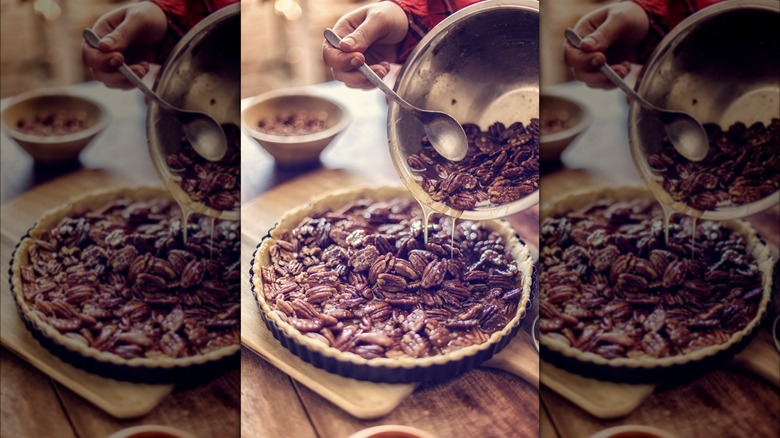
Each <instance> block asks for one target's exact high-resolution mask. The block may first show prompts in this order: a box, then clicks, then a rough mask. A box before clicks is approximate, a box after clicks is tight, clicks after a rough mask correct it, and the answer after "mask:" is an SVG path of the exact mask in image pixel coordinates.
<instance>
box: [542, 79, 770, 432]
mask: <svg viewBox="0 0 780 438" xmlns="http://www.w3.org/2000/svg"><path fill="white" fill-rule="evenodd" d="M555 91H556V92H562V93H565V94H567V95H570V96H571V97H574V98H576V99H578V100H580V101H581V102H583V103H584V104H585V105H586V106H587V107H588V108H589V109H590V111H591V113H592V115H593V119H594V120H593V125H592V126H591V127H590V129H589V130H588V131H586V132H585V133H583V134H582V135H581V136H580V137H579V138H578V139H577V140H576V141H575V143H573V144H572V145H571V146H570V147H569V148H568V149H567V150H566V151H565V152H564V155H563V157H562V165H559V166H556V165H542V180H541V198H542V203H544V202H545V200H550V199H553V198H554V197H557V196H559V195H561V194H564V193H567V192H569V191H572V190H579V189H586V188H588V187H593V186H602V187H603V186H618V185H624V184H634V185H636V184H641V180H640V178H639V176H638V174H637V173H636V171H635V169H634V166H633V163H632V161H631V154H630V151H629V147H628V146H629V143H628V132H627V118H628V107H627V104H626V101H625V98H624V97H623V95H622V94H620V93H619V92H617V91H611V92H604V91H600V90H591V89H588V88H586V87H585V86H583V85H581V84H565V85H563V86H558V87H556V89H555ZM748 220H749V221H750V222H751V223H752V224H753V225H754V227H755V228H756V229H757V230H758V232H759V233H760V234H761V235H762V236H763V237H764V238H765V240H767V242H769V244H770V245H771V246H773V247H774V248H775V249H776V248H777V247H778V245H779V244H780V236H779V235H778V234H779V232H778V231H779V230H778V228H780V226H779V225H778V224H780V209H778V208H777V207H775V208H772V209H770V210H768V211H765V212H763V213H761V214H757V215H754V216H752V217H750V218H748ZM774 256H775V257H777V253H776V252H775V254H774ZM541 373H542V375H544V362H543V363H542V368H541ZM541 402H542V413H541V419H540V423H541V426H540V432H541V436H542V437H558V436H560V437H566V438H568V437H588V436H590V435H592V434H593V433H595V432H597V431H599V430H601V429H605V428H607V427H612V426H617V425H623V424H645V425H652V426H655V427H658V428H660V429H664V430H667V431H669V432H672V433H675V434H676V435H678V436H680V437H687V436H702V437H748V436H750V437H772V436H775V437H776V436H780V435H779V434H778V431H780V396H779V393H778V388H777V387H775V386H773V385H772V384H770V383H769V382H767V381H765V380H762V379H761V378H760V377H757V376H755V375H752V374H750V373H748V372H746V371H741V370H732V369H717V370H713V371H711V372H709V373H706V374H705V375H703V376H702V377H701V378H699V379H697V380H695V381H693V382H689V383H687V384H678V385H674V386H661V387H659V388H658V389H657V390H656V391H655V393H654V394H653V395H651V396H650V397H649V398H648V399H647V400H646V401H645V402H644V403H643V404H642V405H640V406H639V408H638V409H637V410H635V411H634V412H633V413H632V414H630V415H629V416H628V417H625V418H622V419H619V420H612V421H604V420H599V419H597V418H594V417H592V416H590V415H589V414H588V413H586V412H585V411H583V410H581V409H579V408H578V407H577V406H575V405H574V404H572V403H570V402H569V401H567V400H566V399H564V398H562V397H561V396H560V395H558V394H556V393H555V392H553V391H551V390H550V389H549V388H546V387H544V386H542V389H541Z"/></svg>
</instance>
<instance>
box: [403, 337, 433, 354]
mask: <svg viewBox="0 0 780 438" xmlns="http://www.w3.org/2000/svg"><path fill="white" fill-rule="evenodd" d="M430 348H431V343H430V342H429V341H428V340H427V339H426V338H424V337H423V336H421V335H420V334H419V333H415V332H411V331H410V332H406V333H404V336H403V338H402V339H401V349H402V350H403V352H404V353H406V354H407V355H409V356H412V357H422V356H425V355H427V354H428V351H429V350H430Z"/></svg>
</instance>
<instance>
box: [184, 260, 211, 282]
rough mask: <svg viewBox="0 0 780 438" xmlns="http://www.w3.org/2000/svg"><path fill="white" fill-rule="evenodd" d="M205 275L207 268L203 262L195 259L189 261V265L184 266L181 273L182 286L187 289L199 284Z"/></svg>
mask: <svg viewBox="0 0 780 438" xmlns="http://www.w3.org/2000/svg"><path fill="white" fill-rule="evenodd" d="M205 275H206V269H205V266H204V265H203V262H201V261H199V260H193V261H191V262H189V263H187V266H185V267H184V270H183V271H182V273H181V286H182V287H183V288H186V289H189V288H191V287H194V286H198V285H200V283H201V282H202V281H203V278H204V277H205Z"/></svg>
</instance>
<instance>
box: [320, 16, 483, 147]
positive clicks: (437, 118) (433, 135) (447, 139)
mask: <svg viewBox="0 0 780 438" xmlns="http://www.w3.org/2000/svg"><path fill="white" fill-rule="evenodd" d="M325 40H326V41H328V43H330V45H331V46H333V47H334V48H336V49H338V50H341V48H340V47H339V45H340V44H341V38H339V36H338V35H336V33H335V32H333V31H332V30H331V29H325ZM358 71H359V72H360V73H363V76H365V77H366V79H368V80H369V81H371V83H372V84H374V85H376V86H377V88H379V89H380V90H382V91H383V92H384V93H385V94H386V95H387V96H388V97H391V98H392V99H393V100H395V101H396V102H398V104H399V105H401V108H403V109H405V110H406V111H409V112H410V113H412V115H414V116H415V117H417V118H418V119H419V120H420V122H421V123H422V124H423V129H425V134H427V135H428V140H430V142H431V144H432V145H433V148H434V149H436V152H438V153H439V154H441V156H442V157H444V158H446V159H448V160H450V161H460V160H462V159H463V158H464V157H465V156H466V153H467V152H468V148H469V142H468V140H467V139H466V133H465V132H463V127H462V126H460V123H458V121H457V120H455V119H454V118H453V117H452V116H451V115H449V114H447V113H443V112H440V111H428V110H423V109H420V108H417V107H416V106H414V105H412V104H410V103H409V102H407V101H406V100H404V99H403V98H401V96H399V95H398V94H396V92H395V91H393V89H392V88H390V87H389V86H388V85H387V84H386V83H385V82H384V81H382V79H381V78H380V77H379V76H377V74H376V73H374V71H373V70H371V68H370V67H369V66H368V65H366V63H363V65H361V66H360V67H358Z"/></svg>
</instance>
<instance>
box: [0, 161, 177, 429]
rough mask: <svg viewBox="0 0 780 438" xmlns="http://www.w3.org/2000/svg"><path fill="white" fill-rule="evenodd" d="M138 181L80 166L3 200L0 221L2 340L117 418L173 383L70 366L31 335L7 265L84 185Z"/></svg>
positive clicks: (147, 404)
mask: <svg viewBox="0 0 780 438" xmlns="http://www.w3.org/2000/svg"><path fill="white" fill-rule="evenodd" d="M138 184H139V182H138V181H137V180H135V179H133V178H127V177H126V176H122V175H117V174H115V173H108V172H102V171H99V170H87V169H82V170H78V171H76V172H75V173H72V174H70V175H68V176H65V177H62V178H58V179H56V180H54V181H52V182H49V183H46V184H42V185H40V186H38V187H36V188H35V189H33V190H30V191H28V192H26V193H24V194H23V195H21V196H19V197H17V198H15V199H13V200H11V201H9V202H7V203H5V204H3V206H2V208H3V222H2V224H1V225H0V236H1V239H0V246H1V247H2V255H1V256H0V263H2V265H0V272H1V274H0V282H1V284H2V288H1V289H0V290H2V293H0V304H1V305H2V307H1V309H2V311H1V313H0V315H1V317H0V341H1V342H2V345H3V346H4V347H6V348H8V349H9V350H11V351H13V352H14V353H15V354H17V355H19V356H20V357H22V358H23V359H24V360H26V361H27V362H29V363H30V364H32V365H33V366H35V367H36V368H38V369H39V370H41V371H42V372H44V373H46V374H47V375H48V376H50V377H51V378H53V379H54V380H56V381H57V382H59V383H61V384H63V385H65V386H66V387H68V388H69V389H71V390H72V391H73V392H75V393H76V394H78V395H80V396H81V397H84V398H85V399H86V400H88V401H90V402H91V403H93V404H94V405H95V406H97V407H99V408H100V409H102V410H103V411H105V412H106V413H108V414H109V415H111V416H113V417H116V418H121V419H126V418H135V417H140V416H143V415H145V414H147V413H149V412H150V411H151V410H152V409H154V408H155V407H156V406H157V405H158V404H159V403H160V402H161V401H162V400H163V399H164V398H165V397H166V396H167V395H168V394H170V393H171V391H172V390H173V385H148V384H137V383H130V382H123V381H119V380H114V379H108V378H104V377H100V376H97V375H94V374H90V373H87V372H85V371H82V370H80V369H78V368H76V367H73V366H71V365H69V364H67V363H65V362H63V361H61V360H60V359H58V358H57V357H56V356H54V355H52V354H51V353H49V351H48V350H46V349H45V348H43V347H42V346H41V345H40V344H39V343H38V341H36V340H35V339H34V338H33V337H32V335H31V334H30V332H29V331H28V330H27V328H26V327H25V326H24V323H23V322H22V320H21V318H20V317H19V314H18V313H17V309H16V303H15V302H14V299H13V297H12V296H11V292H10V287H9V284H8V267H9V263H10V260H11V253H12V251H13V249H14V248H15V247H16V244H17V243H19V240H20V239H21V237H22V236H23V235H24V234H25V233H26V232H27V230H28V229H29V228H30V227H31V226H32V225H33V224H34V223H35V222H36V221H37V220H38V218H39V217H40V216H41V214H42V213H43V212H44V211H46V210H48V209H50V208H54V207H57V206H59V205H61V204H63V203H64V202H66V200H67V199H70V198H71V197H74V196H77V195H80V194H82V193H85V192H87V191H91V190H96V189H106V188H110V187H118V186H127V185H138Z"/></svg>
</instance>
